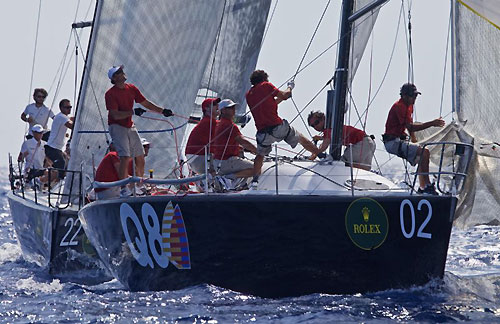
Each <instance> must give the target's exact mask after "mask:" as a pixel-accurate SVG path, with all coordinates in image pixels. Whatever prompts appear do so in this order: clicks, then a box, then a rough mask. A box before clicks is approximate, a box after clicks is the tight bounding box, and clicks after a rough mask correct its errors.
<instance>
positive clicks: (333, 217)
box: [65, 0, 477, 297]
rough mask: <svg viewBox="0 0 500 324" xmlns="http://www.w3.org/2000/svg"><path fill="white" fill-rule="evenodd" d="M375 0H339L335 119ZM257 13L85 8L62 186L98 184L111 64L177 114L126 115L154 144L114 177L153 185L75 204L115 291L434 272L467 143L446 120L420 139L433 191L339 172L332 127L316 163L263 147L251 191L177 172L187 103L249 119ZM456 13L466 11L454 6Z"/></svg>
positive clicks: (336, 285)
mask: <svg viewBox="0 0 500 324" xmlns="http://www.w3.org/2000/svg"><path fill="white" fill-rule="evenodd" d="M385 2H386V1H384V0H374V1H367V0H357V1H354V0H344V1H343V2H342V14H341V23H340V25H341V28H340V33H339V41H338V55H337V67H336V69H335V71H336V72H335V75H333V76H331V75H330V76H329V78H331V83H330V84H331V85H332V86H333V87H334V90H333V91H330V92H329V94H328V104H327V115H328V120H329V121H330V123H331V125H335V127H333V129H341V126H342V125H343V123H344V120H345V118H344V114H345V112H346V109H349V105H348V100H347V95H348V90H349V87H350V84H351V83H352V80H353V78H354V76H355V71H356V69H357V65H358V63H359V60H360V59H361V56H362V53H363V52H364V48H365V46H366V42H367V40H368V38H369V36H370V31H371V29H372V27H373V25H374V24H375V20H376V17H377V14H378V12H379V10H383V8H382V9H381V6H383V5H384V3H385ZM455 6H457V7H455ZM460 6H461V7H460ZM270 7H271V1H270V0H253V1H238V0H227V1H222V0H220V1H211V2H187V1H181V0H170V1H160V0H157V1H153V0H151V1H147V2H145V1H143V2H136V1H134V2H131V1H120V0H116V1H98V2H97V6H96V12H95V17H94V24H93V29H92V36H91V42H90V45H89V54H88V58H87V62H86V67H85V75H84V78H83V82H82V86H81V91H80V97H79V101H78V107H77V116H76V120H75V128H74V130H73V134H72V140H71V151H72V152H73V154H72V156H71V160H70V163H69V166H68V169H69V170H81V176H80V177H79V178H75V176H73V177H70V179H71V181H68V182H67V183H70V182H75V183H76V185H78V186H81V187H82V188H89V187H91V186H94V187H98V186H100V185H102V184H99V183H95V182H94V181H93V165H95V161H96V160H97V161H98V159H99V158H102V156H104V153H105V148H106V147H107V143H108V142H109V135H108V134H107V127H106V120H105V118H106V117H105V116H106V109H105V103H104V93H105V92H106V90H107V89H108V88H109V87H110V86H111V85H110V84H109V80H108V78H107V76H106V71H107V69H108V68H109V67H110V66H113V65H119V64H123V65H125V67H126V69H127V72H128V76H129V77H130V81H131V82H132V83H134V84H136V85H138V86H139V88H140V89H141V91H142V92H143V93H144V94H146V96H147V97H148V98H150V99H151V100H152V101H154V102H158V103H162V105H164V106H165V107H171V108H172V110H174V112H175V114H176V115H175V116H174V117H172V118H169V119H168V120H167V119H163V118H161V117H158V116H157V115H153V114H149V113H146V114H144V115H143V117H141V118H138V117H134V118H135V119H134V122H135V124H136V126H137V128H138V130H139V132H142V133H143V134H147V136H148V140H149V141H150V142H151V143H153V146H152V147H151V150H150V153H149V156H148V159H147V165H146V169H150V170H151V174H152V178H150V179H141V178H139V177H132V178H129V179H127V180H126V182H135V181H141V182H143V183H145V184H147V185H151V188H152V193H153V194H151V195H146V196H139V195H135V196H133V197H126V198H118V197H117V198H116V199H109V200H98V201H93V202H90V203H87V204H85V206H84V207H83V208H81V209H80V210H79V211H78V217H79V220H80V221H81V223H82V226H83V229H84V231H85V233H86V235H87V236H88V239H89V241H90V242H91V244H92V245H93V247H94V248H95V250H96V251H97V254H98V255H99V257H100V259H101V260H102V262H103V263H104V264H105V266H106V268H107V269H108V270H109V271H110V273H111V274H112V275H113V276H114V277H115V278H116V279H117V280H119V281H120V282H121V283H122V284H123V285H124V287H126V288H127V289H130V290H141V291H143V290H171V289H181V288H185V287H189V286H192V285H197V284H202V283H204V284H213V285H218V286H221V287H224V288H228V289H232V290H235V291H239V292H243V293H249V294H253V295H258V296H265V297H283V296H296V295H303V294H309V293H358V292H367V291H377V290H384V289H390V288H407V287H411V286H414V285H423V284H425V283H428V282H429V281H431V280H432V279H434V278H442V276H443V274H444V269H445V262H446V254H447V250H448V243H449V239H450V233H451V229H452V225H453V220H454V219H455V217H456V215H455V212H456V209H457V204H458V206H459V208H462V206H465V205H460V203H461V202H462V201H463V200H460V201H459V198H460V199H462V196H460V195H461V194H462V193H463V190H462V189H463V188H464V187H465V186H467V185H469V184H470V182H468V181H470V177H467V174H468V167H469V161H470V155H471V154H472V151H473V150H472V149H473V144H472V143H473V141H471V138H470V137H468V138H466V137H465V136H462V133H459V132H458V133H457V132H456V131H457V130H463V129H464V128H463V127H460V126H456V125H459V124H455V128H453V132H454V133H453V134H458V135H457V137H455V138H458V139H459V140H456V141H455V140H451V137H449V138H448V137H443V138H442V139H443V140H442V141H434V140H433V139H435V138H436V137H428V138H427V139H426V140H425V141H424V142H423V143H425V145H427V147H429V148H430V149H432V150H433V151H434V152H435V154H436V156H437V160H435V161H436V171H433V172H432V173H433V174H434V175H435V176H436V178H437V187H438V189H439V191H440V195H420V194H417V193H416V192H415V190H414V184H415V180H414V179H416V177H417V175H418V174H416V173H414V174H412V175H411V176H410V179H411V180H413V181H409V182H410V183H408V184H407V185H406V186H404V187H402V186H400V185H399V184H395V183H394V182H392V181H391V180H389V179H387V178H385V177H383V176H382V175H380V174H377V173H375V172H370V171H365V170H353V168H351V167H349V166H346V164H345V163H344V162H343V161H341V160H340V149H339V148H340V141H339V134H334V135H333V138H332V143H333V144H332V149H331V151H330V154H329V157H328V158H327V159H325V160H321V161H308V160H307V159H300V158H293V157H288V156H282V155H280V154H278V149H279V147H275V148H274V149H273V153H271V156H270V157H269V158H268V160H267V162H266V163H265V164H264V167H263V169H262V170H263V173H262V175H261V177H260V179H259V185H258V187H257V189H256V190H241V191H230V192H214V191H211V190H210V189H209V188H210V186H211V181H212V179H211V177H210V176H209V175H208V174H205V175H199V176H189V175H187V174H186V172H185V171H184V170H183V168H182V165H183V159H184V157H183V155H182V153H181V147H182V143H183V141H184V139H185V138H186V136H187V134H186V128H187V127H186V126H187V124H188V121H189V117H190V116H191V115H192V113H193V112H195V111H196V109H198V108H197V105H196V102H197V101H199V97H202V98H205V97H208V96H213V97H222V98H229V99H231V100H233V101H235V102H239V103H241V104H240V107H242V109H243V111H239V113H240V114H246V111H245V110H244V109H245V108H246V105H245V99H244V94H245V93H246V91H247V90H248V88H249V83H248V77H249V75H250V73H251V71H253V70H254V69H255V67H256V63H257V58H258V56H259V50H260V47H261V43H262V38H263V35H264V33H265V27H266V21H267V20H268V16H269V10H270ZM457 8H458V9H457ZM454 9H456V10H460V11H462V10H469V8H467V7H465V6H463V4H460V3H457V4H454ZM469 11H470V10H469ZM474 18H477V16H476V17H474ZM328 70H333V67H332V68H329V69H328ZM285 83H286V82H285ZM339 126H340V128H339ZM451 132H452V131H450V134H451ZM441 134H444V132H441ZM433 136H434V135H433ZM474 149H475V147H474ZM412 182H413V183H412ZM181 183H183V184H184V186H179V184H181ZM200 183H202V185H200ZM121 184H123V181H122V182H120V183H111V184H107V185H108V186H112V185H121ZM195 187H196V188H195ZM200 187H202V188H204V190H201V189H200ZM186 188H191V189H192V190H186ZM65 190H66V192H67V191H68V190H69V185H66V188H65ZM464 195H465V196H466V194H464ZM69 203H70V204H73V205H76V204H77V203H78V201H77V200H74V199H70V201H69ZM466 205H467V204H466ZM464 208H465V207H464Z"/></svg>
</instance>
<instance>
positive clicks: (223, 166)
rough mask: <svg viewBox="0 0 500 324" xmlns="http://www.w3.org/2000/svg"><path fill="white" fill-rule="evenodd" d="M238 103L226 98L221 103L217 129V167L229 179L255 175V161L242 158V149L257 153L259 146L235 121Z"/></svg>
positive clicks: (215, 144)
mask: <svg viewBox="0 0 500 324" xmlns="http://www.w3.org/2000/svg"><path fill="white" fill-rule="evenodd" d="M236 105H237V104H236V103H234V102H233V101H232V100H231V99H224V100H222V101H221V102H220V104H219V109H220V114H221V115H220V120H219V123H218V124H217V129H216V131H215V140H214V146H215V154H214V155H215V162H214V165H215V167H216V168H217V169H218V170H219V173H220V174H221V175H225V176H226V177H228V178H229V179H234V178H248V177H252V176H253V175H254V172H253V163H252V162H250V161H248V160H245V159H243V158H242V155H243V154H242V149H243V148H244V149H246V150H247V151H249V152H251V153H253V154H256V153H257V148H256V147H255V146H254V145H253V144H252V143H250V142H249V141H248V140H246V139H245V138H244V137H243V135H241V132H240V130H239V129H238V126H237V125H236V124H235V123H234V122H233V118H234V115H235V110H236Z"/></svg>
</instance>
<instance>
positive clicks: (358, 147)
mask: <svg viewBox="0 0 500 324" xmlns="http://www.w3.org/2000/svg"><path fill="white" fill-rule="evenodd" d="M375 149H376V145H375V141H374V140H373V139H372V138H371V137H370V136H365V137H364V138H363V140H361V141H359V142H358V143H356V144H353V145H352V146H347V147H346V149H345V151H344V155H342V160H343V161H345V162H346V163H351V157H352V163H356V164H361V165H363V166H369V167H370V168H371V166H372V160H373V154H375Z"/></svg>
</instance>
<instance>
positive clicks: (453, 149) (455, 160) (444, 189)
mask: <svg viewBox="0 0 500 324" xmlns="http://www.w3.org/2000/svg"><path fill="white" fill-rule="evenodd" d="M422 149H429V150H433V151H434V152H435V151H437V152H438V154H439V162H438V163H437V170H436V171H429V172H418V171H417V172H415V173H414V178H413V183H412V186H411V188H410V190H411V192H410V193H411V194H413V193H414V192H415V184H416V182H417V178H418V176H419V175H428V176H432V177H435V178H436V182H435V185H436V189H437V190H438V191H439V192H440V193H441V194H452V195H456V194H459V193H460V192H461V191H462V190H463V188H464V185H465V180H466V178H467V172H468V170H469V164H470V160H471V158H472V153H473V151H474V145H472V144H468V143H462V142H446V141H443V142H430V143H425V144H423V145H422ZM422 161H423V154H421V155H420V160H419V163H418V165H421V163H422ZM417 170H418V169H417Z"/></svg>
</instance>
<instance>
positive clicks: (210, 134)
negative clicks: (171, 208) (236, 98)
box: [185, 98, 221, 174]
mask: <svg viewBox="0 0 500 324" xmlns="http://www.w3.org/2000/svg"><path fill="white" fill-rule="evenodd" d="M220 101H221V99H220V98H207V99H205V100H203V103H202V104H201V109H202V111H203V118H202V119H201V121H200V122H199V123H198V125H196V127H194V128H193V130H192V131H191V134H189V138H188V141H187V144H186V151H185V153H186V158H187V161H188V163H189V166H190V168H191V170H192V171H193V172H195V173H198V174H202V173H205V162H206V163H210V161H212V159H211V158H210V157H211V156H212V154H213V153H214V146H213V145H211V144H212V143H211V141H212V140H213V139H214V138H215V136H214V135H215V128H216V126H217V117H218V116H219V102H220ZM205 146H207V152H205ZM205 153H208V154H209V156H208V160H206V159H205ZM210 169H211V167H210V165H208V170H210Z"/></svg>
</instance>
